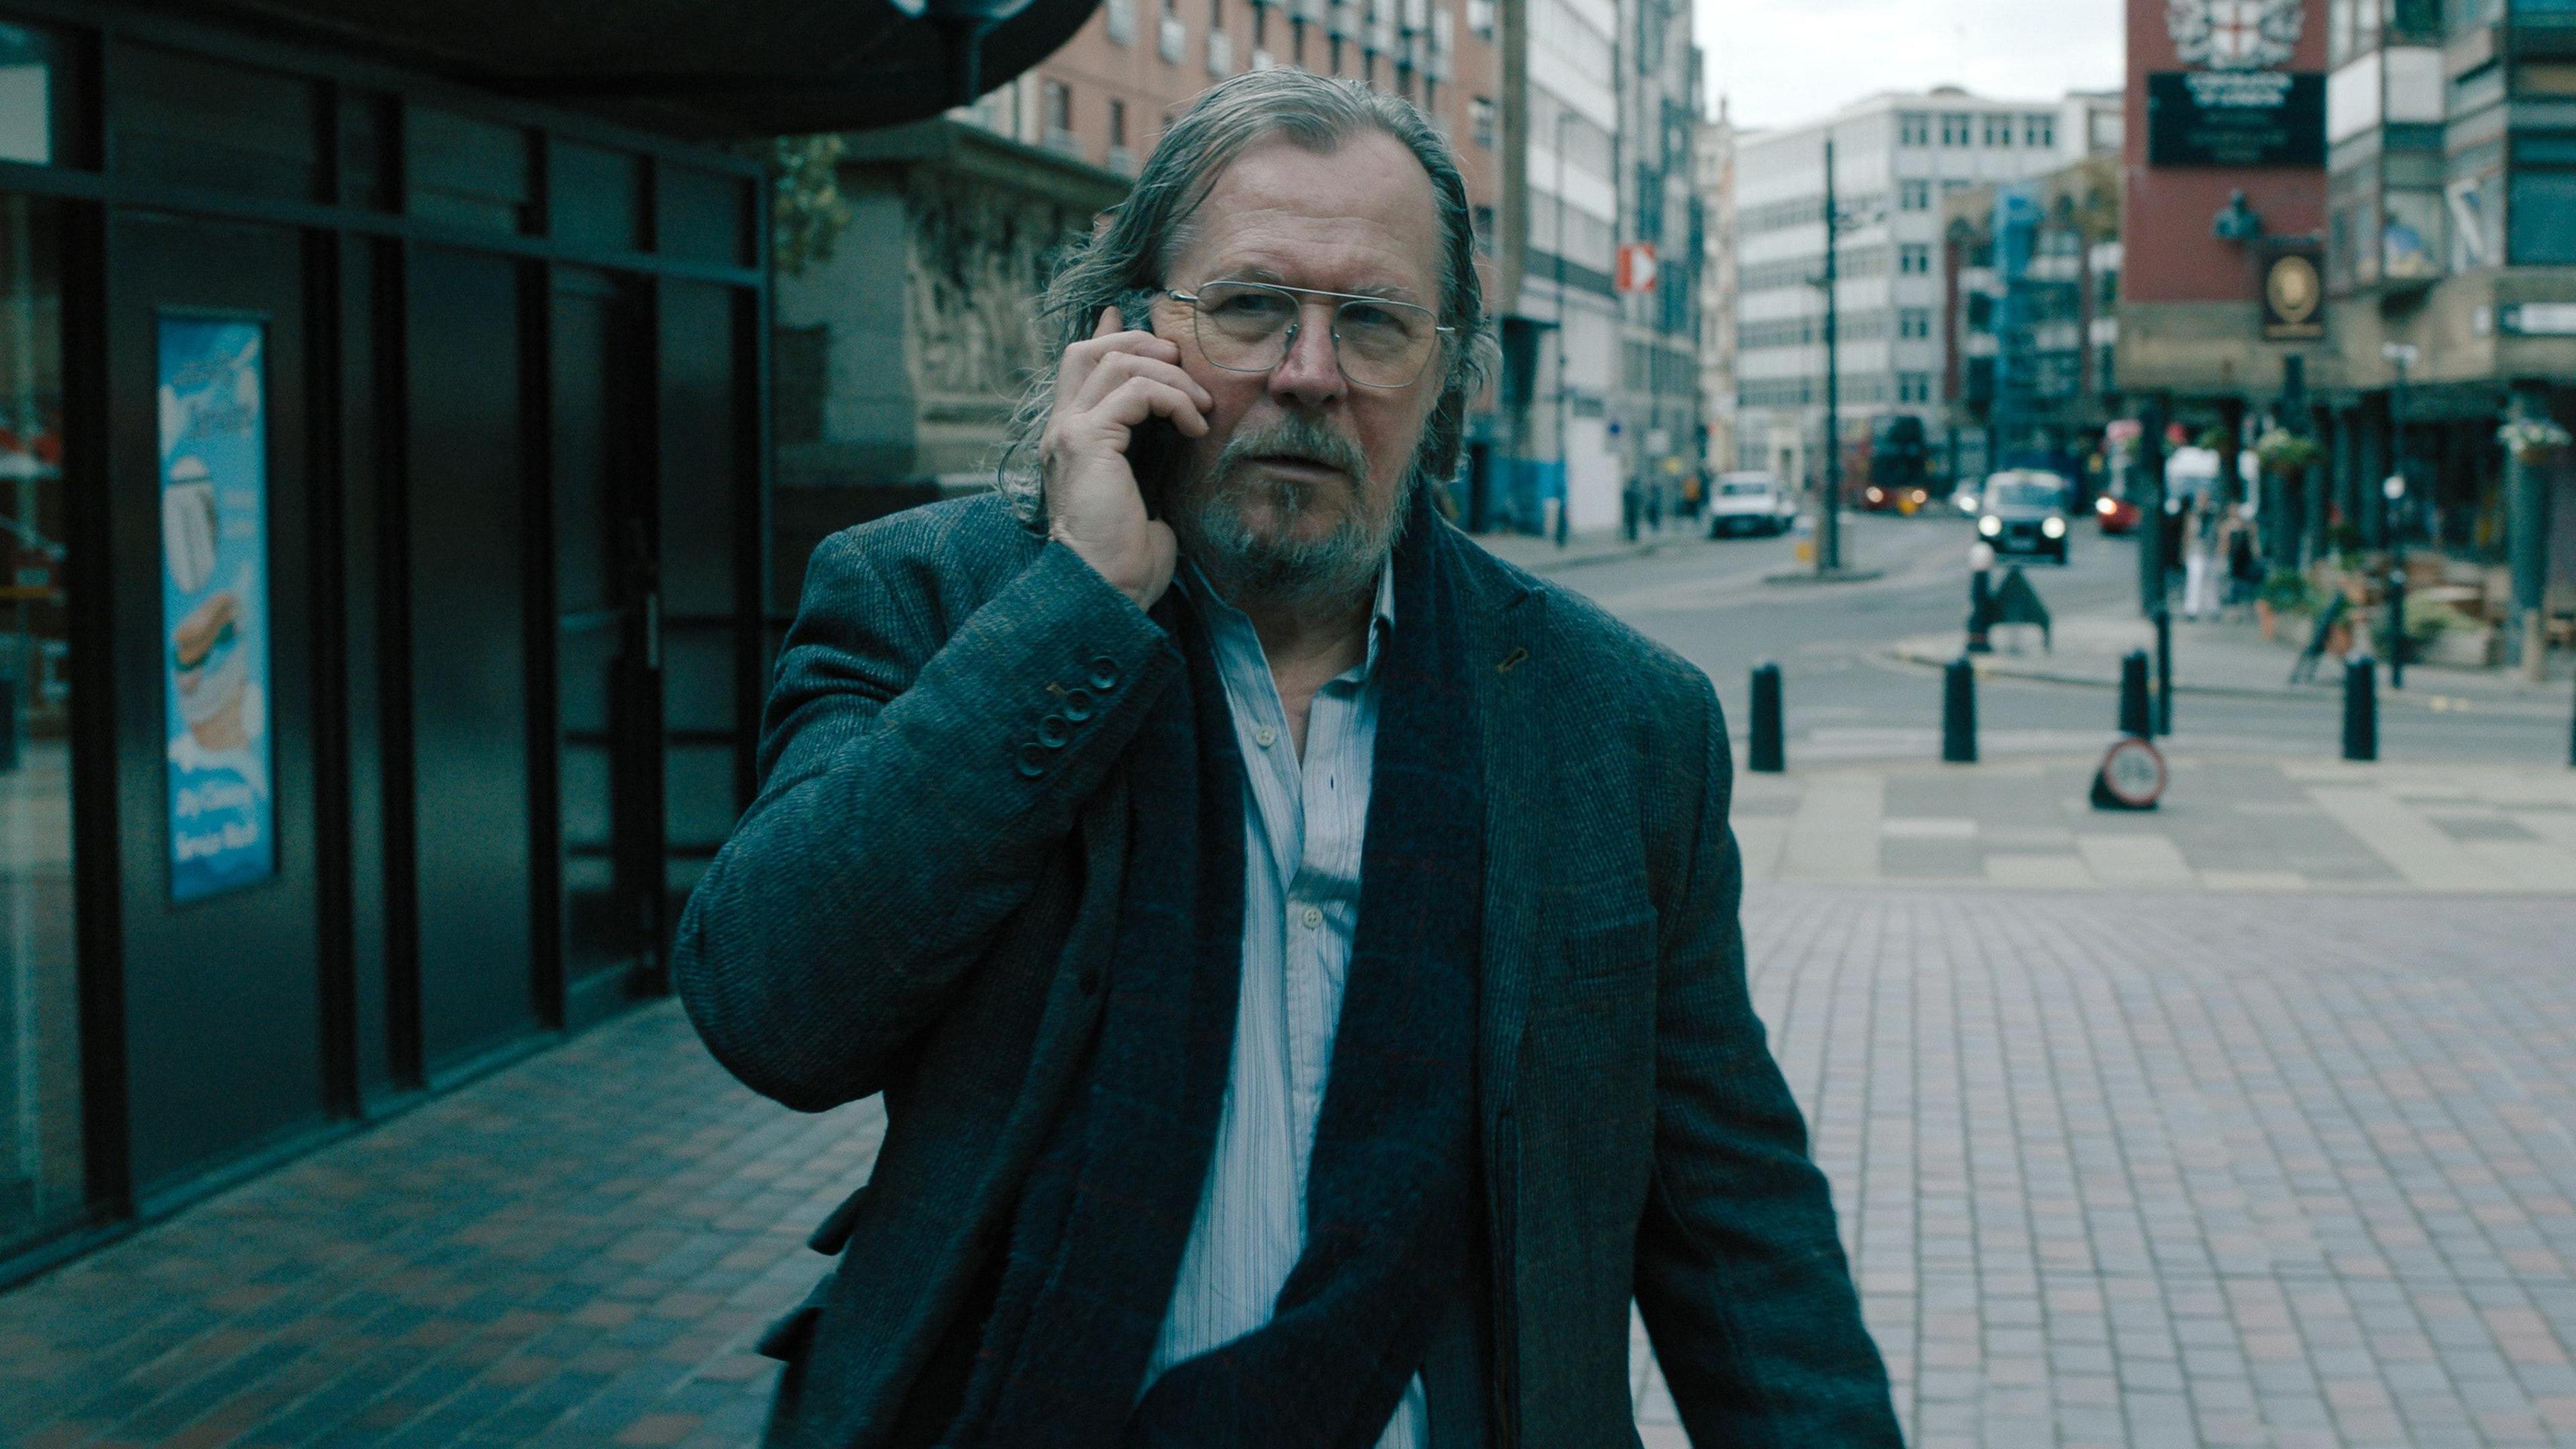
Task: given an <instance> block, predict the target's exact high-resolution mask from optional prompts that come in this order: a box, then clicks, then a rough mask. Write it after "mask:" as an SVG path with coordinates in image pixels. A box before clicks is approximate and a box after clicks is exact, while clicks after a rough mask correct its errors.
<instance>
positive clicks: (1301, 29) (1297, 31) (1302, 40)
mask: <svg viewBox="0 0 2576 1449" xmlns="http://www.w3.org/2000/svg"><path fill="white" fill-rule="evenodd" d="M1288 59H1289V60H1290V61H1291V62H1293V63H1294V64H1296V65H1299V66H1303V65H1305V63H1306V17H1305V16H1303V15H1291V16H1289V17H1288Z"/></svg>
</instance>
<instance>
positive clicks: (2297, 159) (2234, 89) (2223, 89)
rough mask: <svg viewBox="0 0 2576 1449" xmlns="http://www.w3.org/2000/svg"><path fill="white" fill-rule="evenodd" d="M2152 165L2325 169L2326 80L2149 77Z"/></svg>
mask: <svg viewBox="0 0 2576 1449" xmlns="http://www.w3.org/2000/svg"><path fill="white" fill-rule="evenodd" d="M2147 164H2148V165H2150V166H2270V167H2280V166H2316V167H2322V166H2324V165H2325V164H2326V78H2325V77H2324V76H2322V75H2319V74H2316V73H2314V72H2305V71H2278V70H2184V71H2157V72H2154V73H2152V74H2150V75H2149V76H2148V77H2147Z"/></svg>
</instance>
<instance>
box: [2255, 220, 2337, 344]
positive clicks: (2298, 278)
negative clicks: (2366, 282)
mask: <svg viewBox="0 0 2576 1449" xmlns="http://www.w3.org/2000/svg"><path fill="white" fill-rule="evenodd" d="M2324 257H2325V249H2324V248H2322V247H2320V246H2318V245H2317V244H2316V243H2314V242H2276V243H2274V244H2273V245H2272V246H2271V247H2270V248H2269V249H2268V250H2267V251H2266V252H2265V254H2264V258H2263V340H2264V341H2266V342H2313V341H2315V340H2316V339H2318V338H2320V337H2323V336H2325V335H2326V284H2325V276H2324V274H2323V273H2322V272H2320V271H2319V270H2318V268H2319V266H2320V264H2321V263H2322V262H2323V260H2324Z"/></svg>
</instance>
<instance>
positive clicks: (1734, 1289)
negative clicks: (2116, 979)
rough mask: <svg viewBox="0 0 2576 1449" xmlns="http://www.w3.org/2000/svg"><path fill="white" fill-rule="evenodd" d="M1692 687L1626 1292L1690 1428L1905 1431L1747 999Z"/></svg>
mask: <svg viewBox="0 0 2576 1449" xmlns="http://www.w3.org/2000/svg"><path fill="white" fill-rule="evenodd" d="M1699 690H1700V694H1701V696H1702V704H1703V707H1704V711H1705V716H1706V742H1705V746H1704V749H1705V752H1706V759H1707V772H1706V774H1705V776H1704V777H1703V783H1702V796H1703V798H1702V800H1701V804H1700V809H1699V811H1698V819H1697V822H1696V825H1695V827H1694V833H1695V834H1696V836H1697V840H1696V845H1695V848H1694V849H1693V850H1692V853H1691V862H1690V866H1689V870H1688V873H1687V876H1686V878H1685V884H1684V885H1683V887H1682V889H1681V892H1680V895H1679V897H1678V901H1677V909H1676V910H1675V911H1674V912H1673V914H1672V917H1671V921H1670V924H1669V926H1668V928H1667V931H1666V934H1665V939H1664V943H1663V948H1662V960H1661V961H1660V963H1659V969H1658V985H1657V988H1656V991H1657V1005H1656V1023H1657V1025H1656V1062H1655V1094H1656V1110H1655V1123H1656V1125H1655V1164H1654V1177H1653V1182H1652V1184H1651V1187H1650V1190H1649V1194H1648V1198H1647V1204H1646V1212H1645V1217H1644V1220H1643V1222H1642V1223H1641V1224H1640V1225H1639V1231H1638V1239H1637V1278H1636V1291H1637V1304H1638V1308H1639V1310H1640V1311H1641V1313H1642V1314H1643V1316H1644V1318H1645V1321H1646V1330H1647V1333H1648V1336H1649V1337H1650V1338H1651V1339H1652V1340H1653V1342H1654V1347H1655V1356H1656V1359H1657V1361H1658V1362H1659V1363H1660V1364H1661V1366H1662V1368H1663V1372H1664V1379H1665V1382H1666V1384H1667V1386H1668V1387H1669V1388H1670V1389H1671V1391H1672V1396H1673V1403H1674V1405H1675V1407H1676V1408H1677V1409H1679V1410H1680V1413H1681V1419H1682V1424H1683V1427H1684V1428H1685V1429H1687V1430H1688V1431H1689V1434H1690V1439H1691V1442H1692V1443H1694V1444H1699V1445H1703V1446H1709V1449H1715V1446H1719V1445H1724V1446H1729V1449H1755V1446H1760V1449H1806V1446H1810V1445H1828V1444H1829V1445H1834V1446H1836V1449H1852V1446H1871V1449H1877V1446H1884V1449H1901V1446H1902V1440H1901V1438H1900V1437H1899V1433H1898V1429H1897V1424H1896V1416H1895V1409H1894V1406H1893V1404H1892V1402H1891V1400H1890V1395H1889V1390H1888V1382H1887V1369H1886V1366H1885V1364H1884V1363H1882V1362H1881V1361H1880V1358H1879V1354H1878V1348H1877V1345H1876V1344H1874V1343H1873V1342H1872V1341H1871V1339H1870V1336H1869V1331H1868V1329H1867V1328H1865V1327H1864V1326H1863V1325H1862V1322H1861V1314H1860V1300H1859V1296H1858V1294H1857V1293H1856V1292H1855V1291H1854V1289H1853V1286H1852V1278H1851V1270H1850V1267H1849V1265H1848V1264H1847V1263H1846V1262H1845V1261H1844V1258H1843V1250H1842V1245H1841V1242H1840V1240H1839V1239H1838V1238H1837V1237H1836V1236H1835V1231H1834V1209H1833V1203H1832V1200H1831V1196H1830V1193H1829V1191H1828V1188H1827V1185H1826V1182H1825V1177H1824V1174H1823V1173H1822V1172H1820V1171H1818V1170H1817V1168H1816V1166H1815V1164H1814V1163H1813V1162H1812V1161H1810V1160H1809V1159H1808V1157H1807V1133H1806V1125H1805V1123H1804V1122H1803V1121H1802V1120H1801V1119H1800V1117H1799V1115H1798V1106H1797V1103H1796V1102H1795V1101H1793V1100H1792V1099H1791V1097H1790V1095H1789V1088H1788V1083H1787V1082H1786V1081H1785V1080H1783V1079H1782V1077H1781V1075H1780V1069H1779V1066H1778V1064H1777V1063H1775V1062H1774V1061H1773V1060H1772V1057H1771V1052H1770V1049H1769V1048H1768V1046H1767V1045H1766V1044H1765V1042H1764V1038H1763V1030H1762V1023H1761V1021H1760V1020H1759V1019H1758V1018H1756V1017H1755V1015H1754V1014H1753V1003H1752V998H1751V994H1750V992H1749V990H1748V988H1747V985H1746V981H1745V961H1744V931H1743V927H1742V924H1741V922H1740V921H1739V919H1738V917H1737V908H1738V905H1739V903H1740V901H1741V899H1742V896H1743V888H1744V871H1743V862H1742V858H1741V856H1740V855H1739V854H1738V853H1737V850H1736V846H1735V837H1734V833H1733V832H1732V831H1731V830H1730V829H1728V827H1727V822H1726V816H1727V803H1728V797H1729V795H1730V793H1731V790H1732V784H1733V773H1732V771H1733V766H1732V764H1731V762H1730V760H1729V758H1728V751H1727V739H1726V726H1725V722H1724V720H1723V719H1722V718H1721V717H1720V715H1719V712H1718V705H1717V700H1716V697H1715V695H1714V694H1713V693H1712V692H1710V691H1709V689H1708V686H1707V683H1706V681H1704V680H1703V681H1701V682H1700V685H1699Z"/></svg>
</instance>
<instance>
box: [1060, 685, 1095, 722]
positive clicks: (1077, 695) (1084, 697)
mask: <svg viewBox="0 0 2576 1449" xmlns="http://www.w3.org/2000/svg"><path fill="white" fill-rule="evenodd" d="M1098 703H1099V701H1098V700H1096V699H1094V698H1093V697H1092V694H1091V691H1090V690H1087V689H1068V690H1066V691H1065V692H1064V703H1062V704H1061V705H1058V706H1057V711H1058V712H1059V713H1061V714H1062V715H1063V716H1064V717H1065V718H1066V719H1069V720H1071V721H1073V722H1074V723H1075V724H1080V723H1082V722H1083V721H1084V720H1087V719H1089V718H1091V711H1092V707H1093V706H1094V705H1097V704H1098Z"/></svg>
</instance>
